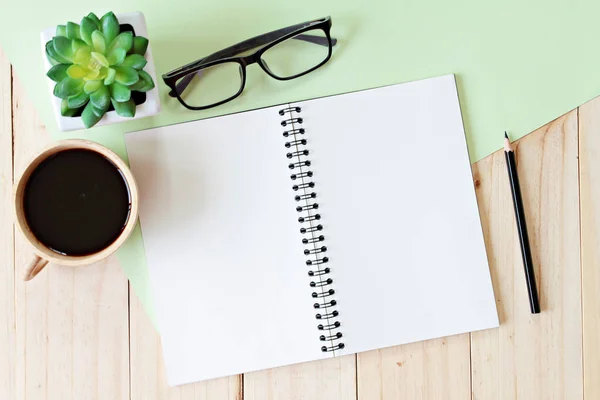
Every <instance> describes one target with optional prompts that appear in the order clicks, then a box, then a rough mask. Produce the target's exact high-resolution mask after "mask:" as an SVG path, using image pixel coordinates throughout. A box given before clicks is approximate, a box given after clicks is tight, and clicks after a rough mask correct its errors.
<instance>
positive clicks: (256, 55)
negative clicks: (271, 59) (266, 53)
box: [241, 52, 271, 75]
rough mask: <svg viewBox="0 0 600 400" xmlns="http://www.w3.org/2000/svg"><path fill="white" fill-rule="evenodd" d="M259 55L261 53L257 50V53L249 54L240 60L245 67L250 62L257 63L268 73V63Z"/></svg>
mask: <svg viewBox="0 0 600 400" xmlns="http://www.w3.org/2000/svg"><path fill="white" fill-rule="evenodd" d="M261 55H262V53H261V52H258V53H253V54H250V55H248V56H246V57H242V58H241V61H242V66H243V68H246V67H248V66H249V65H252V64H258V65H259V66H260V68H261V69H263V70H264V71H265V72H266V73H267V74H269V75H270V73H271V71H270V69H269V65H268V64H267V62H266V61H265V60H264V59H263V58H261Z"/></svg>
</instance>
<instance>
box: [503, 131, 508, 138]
mask: <svg viewBox="0 0 600 400" xmlns="http://www.w3.org/2000/svg"><path fill="white" fill-rule="evenodd" d="M504 137H505V138H507V139H508V133H506V131H504Z"/></svg>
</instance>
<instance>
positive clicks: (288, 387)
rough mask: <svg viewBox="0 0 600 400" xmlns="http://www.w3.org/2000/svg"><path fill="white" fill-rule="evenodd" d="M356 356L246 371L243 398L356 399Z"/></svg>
mask: <svg viewBox="0 0 600 400" xmlns="http://www.w3.org/2000/svg"><path fill="white" fill-rule="evenodd" d="M355 378H356V356H354V355H349V356H344V357H340V358H334V359H328V360H322V361H315V362H309V363H303V364H296V365H290V366H287V367H281V368H274V369H270V370H266V371H259V372H252V373H249V374H245V375H244V400H263V399H269V400H280V399H281V400H296V399H297V400H300V399H307V400H308V399H310V400H332V399H339V400H353V399H356V398H357V397H356V396H357V394H356V380H355Z"/></svg>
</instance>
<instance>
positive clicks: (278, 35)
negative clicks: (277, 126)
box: [162, 17, 337, 110]
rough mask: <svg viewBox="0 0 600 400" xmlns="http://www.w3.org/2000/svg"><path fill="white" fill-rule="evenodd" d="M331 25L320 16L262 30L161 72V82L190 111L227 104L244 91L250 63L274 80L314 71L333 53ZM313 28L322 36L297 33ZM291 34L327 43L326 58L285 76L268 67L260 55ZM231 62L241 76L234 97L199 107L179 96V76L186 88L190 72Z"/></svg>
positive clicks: (190, 77) (296, 76)
mask: <svg viewBox="0 0 600 400" xmlns="http://www.w3.org/2000/svg"><path fill="white" fill-rule="evenodd" d="M331 25H332V22H331V17H325V18H320V19H317V20H313V21H308V22H304V23H301V24H296V25H292V26H289V27H287V28H282V29H277V30H275V31H272V32H269V33H265V34H263V35H259V36H255V37H253V38H250V39H247V40H245V41H243V42H240V43H238V44H235V45H233V46H230V47H227V48H225V49H223V50H220V51H218V52H216V53H213V54H211V55H209V56H207V57H204V58H201V59H199V60H196V61H194V62H192V63H189V64H186V65H184V66H183V67H180V68H177V69H175V70H173V71H170V72H168V73H166V74H164V75H163V76H162V78H163V81H164V82H165V84H166V85H167V86H168V87H169V88H170V89H171V91H170V92H169V96H171V97H176V98H177V99H178V100H179V102H180V103H181V104H182V105H183V106H184V107H185V108H187V109H189V110H206V109H208V108H212V107H216V106H219V105H221V104H224V103H227V102H229V101H231V100H233V99H235V98H236V97H238V96H239V95H240V94H241V93H242V92H243V91H244V87H245V86H246V67H247V66H249V65H252V64H255V63H256V64H258V65H260V67H261V68H262V69H263V71H265V72H266V73H267V74H268V75H269V76H271V77H272V78H274V79H277V80H280V81H287V80H290V79H295V78H298V77H301V76H303V75H306V74H308V73H310V72H312V71H314V70H315V69H317V68H319V67H321V66H322V65H323V64H325V63H326V62H327V61H329V59H330V58H331V54H332V52H333V50H332V48H333V46H335V44H336V43H337V40H336V39H335V38H332V37H331V34H330V32H331ZM316 29H322V30H323V32H324V33H325V37H321V36H312V35H300V34H301V33H303V32H307V31H312V30H316ZM294 37H296V38H297V39H300V40H303V41H307V42H311V43H314V44H317V45H322V46H328V47H329V51H328V53H327V57H325V59H324V60H323V61H321V62H320V63H319V64H317V65H315V66H314V67H312V68H310V69H308V70H306V71H304V72H301V73H299V74H296V75H292V76H288V77H280V76H277V75H275V74H274V73H273V72H272V71H271V70H270V69H269V67H268V66H267V65H266V64H265V63H264V61H263V60H262V58H261V57H262V55H263V54H264V53H265V52H266V51H267V50H269V49H271V48H272V47H274V46H276V45H277V44H279V43H281V42H283V41H285V40H288V39H290V38H294ZM261 46H262V47H261ZM257 47H260V49H258V50H257V51H256V52H254V53H252V54H249V55H247V56H237V55H238V54H240V53H244V52H247V51H249V50H252V49H255V48H257ZM231 62H234V63H237V64H239V65H240V75H241V85H240V89H239V91H238V92H237V93H235V94H234V95H233V96H231V97H229V98H227V99H225V100H222V101H219V102H217V103H214V104H211V105H207V106H201V107H194V106H190V105H189V104H187V103H186V102H185V100H183V99H182V98H181V95H180V93H181V92H183V90H178V89H181V88H178V84H177V82H178V81H179V80H180V79H182V78H184V77H186V76H187V77H189V78H188V80H187V81H183V82H180V83H179V85H180V86H182V87H183V89H185V87H187V85H188V84H189V83H190V81H191V80H192V78H193V77H194V75H193V74H194V73H195V72H198V71H200V70H202V69H205V68H208V67H212V66H214V65H218V64H223V63H231Z"/></svg>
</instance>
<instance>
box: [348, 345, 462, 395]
mask: <svg viewBox="0 0 600 400" xmlns="http://www.w3.org/2000/svg"><path fill="white" fill-rule="evenodd" d="M470 382H471V377H470V359H469V334H464V335H457V336H451V337H448V338H440V339H435V340H428V341H425V342H418V343H410V344H406V345H402V346H396V347H391V348H387V349H382V350H376V351H370V352H367V353H362V354H359V355H358V398H359V399H467V398H469V396H470V392H471V385H470Z"/></svg>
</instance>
